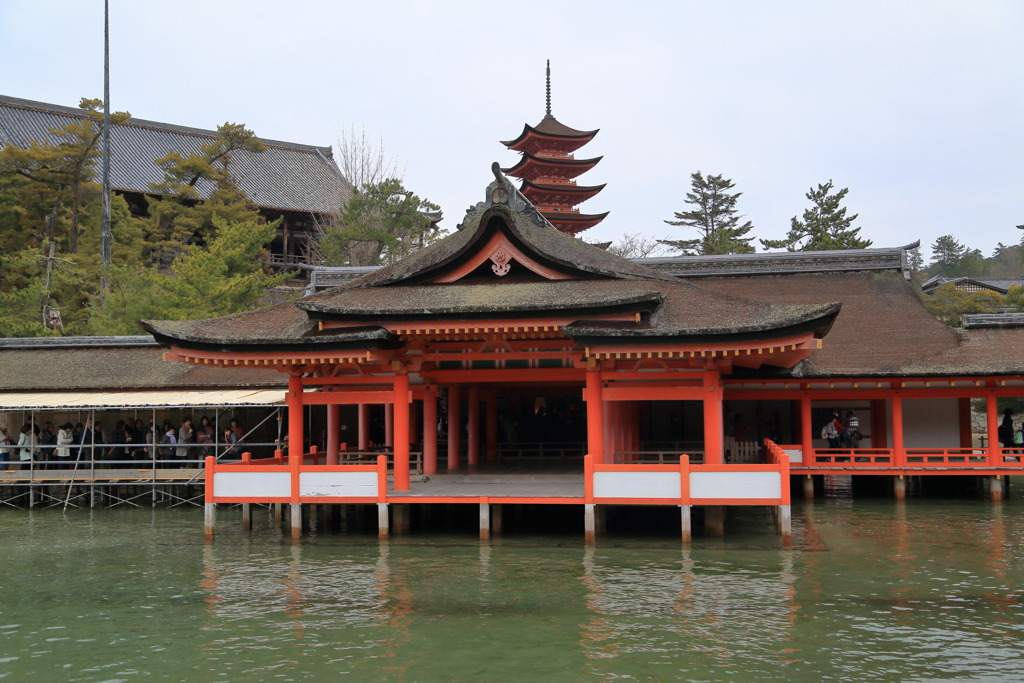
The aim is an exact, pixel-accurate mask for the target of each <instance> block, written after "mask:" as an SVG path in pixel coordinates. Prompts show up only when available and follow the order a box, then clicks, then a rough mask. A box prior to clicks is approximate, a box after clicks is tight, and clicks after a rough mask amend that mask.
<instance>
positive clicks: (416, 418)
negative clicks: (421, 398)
mask: <svg viewBox="0 0 1024 683" xmlns="http://www.w3.org/2000/svg"><path fill="white" fill-rule="evenodd" d="M420 415H421V413H420V411H419V410H417V408H416V401H415V399H411V400H410V401H409V447H410V448H412V447H413V446H414V445H415V444H418V443H422V441H421V439H420V438H419V437H420Z"/></svg>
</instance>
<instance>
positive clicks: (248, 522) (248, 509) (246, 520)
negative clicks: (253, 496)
mask: <svg viewBox="0 0 1024 683" xmlns="http://www.w3.org/2000/svg"><path fill="white" fill-rule="evenodd" d="M242 529H243V530H245V531H252V503H242Z"/></svg>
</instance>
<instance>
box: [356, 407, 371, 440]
mask: <svg viewBox="0 0 1024 683" xmlns="http://www.w3.org/2000/svg"><path fill="white" fill-rule="evenodd" d="M357 410H358V422H359V450H361V451H368V450H370V406H369V405H367V404H365V403H360V404H359V408H358V409H357Z"/></svg>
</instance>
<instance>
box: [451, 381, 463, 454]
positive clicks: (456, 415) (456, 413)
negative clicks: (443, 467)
mask: <svg viewBox="0 0 1024 683" xmlns="http://www.w3.org/2000/svg"><path fill="white" fill-rule="evenodd" d="M461 400H462V399H461V397H460V396H459V385H457V384H452V385H450V386H449V387H448V469H450V470H457V469H459V447H460V446H461V445H462V444H461V443H460V438H461V436H462V424H461V423H462V406H461V405H460V401H461Z"/></svg>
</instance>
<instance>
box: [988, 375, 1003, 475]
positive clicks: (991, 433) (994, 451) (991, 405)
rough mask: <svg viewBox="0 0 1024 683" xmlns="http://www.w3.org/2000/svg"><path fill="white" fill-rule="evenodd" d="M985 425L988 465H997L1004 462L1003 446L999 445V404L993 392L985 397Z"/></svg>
mask: <svg viewBox="0 0 1024 683" xmlns="http://www.w3.org/2000/svg"><path fill="white" fill-rule="evenodd" d="M985 424H986V425H988V429H987V431H988V464H989V465H995V464H997V463H999V462H1000V461H1001V460H1002V458H1001V456H1000V448H1001V447H1002V446H1001V444H1000V443H999V404H998V403H997V402H996V395H995V394H993V393H991V392H990V393H989V394H988V396H986V397H985Z"/></svg>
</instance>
